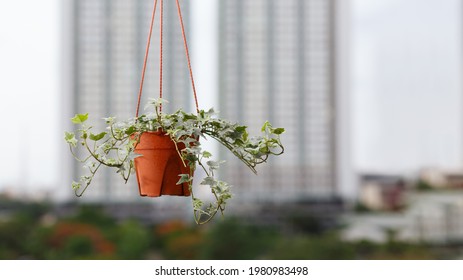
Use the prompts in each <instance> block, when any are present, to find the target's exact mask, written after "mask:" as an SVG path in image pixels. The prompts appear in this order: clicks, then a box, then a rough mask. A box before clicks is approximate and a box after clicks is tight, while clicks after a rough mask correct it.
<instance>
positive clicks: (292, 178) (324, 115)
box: [219, 0, 344, 208]
mask: <svg viewBox="0 0 463 280" xmlns="http://www.w3.org/2000/svg"><path fill="white" fill-rule="evenodd" d="M220 3H221V4H220V16H219V22H220V23H219V24H220V25H219V29H220V47H219V53H220V62H219V63H220V66H219V68H220V90H219V92H220V97H219V100H220V112H221V115H222V116H223V117H225V118H228V119H232V120H235V121H238V122H242V123H245V124H247V125H249V129H250V131H252V133H254V134H255V133H258V132H259V129H260V126H261V125H262V124H263V123H264V122H265V121H266V120H269V121H270V122H271V123H272V124H273V125H274V126H276V127H284V128H285V129H286V133H285V134H283V135H282V142H283V144H284V146H285V153H284V154H283V155H282V156H279V157H278V158H270V159H269V162H268V163H267V164H265V165H263V166H259V167H258V172H259V175H258V176H255V175H254V174H252V172H250V171H249V170H247V168H246V167H242V166H241V165H240V162H238V161H237V160H234V159H232V158H227V156H226V155H228V154H227V153H226V151H224V152H223V153H222V154H223V157H225V158H227V162H228V163H227V164H226V167H225V168H224V169H226V171H225V172H223V176H224V177H225V178H226V180H227V181H229V182H230V183H231V184H232V185H233V186H234V188H233V193H234V195H235V198H236V199H235V200H234V201H233V202H232V203H231V204H232V205H231V207H234V206H236V208H242V207H243V205H242V204H240V202H243V204H246V202H249V203H248V204H253V203H255V202H256V201H257V202H259V203H266V202H272V203H273V202H282V203H284V202H288V201H295V200H304V198H310V199H313V198H314V197H315V198H320V199H326V198H329V197H335V196H338V195H342V191H341V190H340V187H339V177H340V176H341V177H342V172H340V171H339V169H340V166H341V164H340V159H339V158H340V154H339V153H338V150H339V148H340V145H339V139H341V136H342V134H343V133H344V132H342V131H341V132H340V130H339V127H340V122H339V116H338V113H340V112H341V111H340V107H339V106H338V102H339V99H338V96H337V95H338V94H339V92H338V91H337V85H338V84H339V77H338V75H337V74H338V65H337V63H338V60H337V56H338V54H339V51H338V49H337V46H338V27H339V20H338V8H339V7H338V5H339V4H338V1H336V0H288V1H275V0H253V1H244V0H225V1H221V2H220ZM342 114H344V111H342ZM339 132H340V133H339ZM341 160H342V161H344V159H341ZM340 174H341V175H340ZM238 201H239V202H238Z"/></svg>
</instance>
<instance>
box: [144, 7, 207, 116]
mask: <svg viewBox="0 0 463 280" xmlns="http://www.w3.org/2000/svg"><path fill="white" fill-rule="evenodd" d="M160 2H161V4H160V9H161V11H160V13H161V19H160V35H159V37H160V38H159V39H160V40H159V41H160V47H159V97H160V98H162V89H163V85H162V80H163V76H162V72H163V33H164V22H163V21H164V11H163V10H164V7H163V6H164V1H163V0H160ZM157 3H158V0H155V1H154V6H153V13H152V16H151V24H150V29H149V33H148V40H147V44H146V51H145V58H144V61H143V70H142V74H141V81H140V89H139V91H138V101H137V110H136V114H135V117H137V118H138V115H139V112H140V102H141V96H142V93H143V86H144V82H145V74H146V66H147V63H148V57H149V50H150V45H151V37H152V34H153V26H154V18H155V15H156V7H157ZM176 4H177V11H178V18H179V21H180V27H181V29H182V38H183V44H184V47H185V56H186V59H187V64H188V70H189V74H190V80H191V87H192V89H193V96H194V100H195V106H196V112H197V113H199V105H198V97H197V94H196V87H195V82H194V78H193V70H192V67H191V60H190V52H189V50H188V43H187V39H186V35H185V27H184V24H183V16H182V12H181V8H180V3H179V1H178V0H176ZM160 110H162V107H160Z"/></svg>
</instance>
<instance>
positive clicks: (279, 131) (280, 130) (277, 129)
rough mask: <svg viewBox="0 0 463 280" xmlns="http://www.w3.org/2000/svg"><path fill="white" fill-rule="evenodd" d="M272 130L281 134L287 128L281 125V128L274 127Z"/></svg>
mask: <svg viewBox="0 0 463 280" xmlns="http://www.w3.org/2000/svg"><path fill="white" fill-rule="evenodd" d="M272 132H273V133H274V134H277V135H280V134H282V133H283V132H285V129H284V128H282V127H279V128H275V129H273V130H272Z"/></svg>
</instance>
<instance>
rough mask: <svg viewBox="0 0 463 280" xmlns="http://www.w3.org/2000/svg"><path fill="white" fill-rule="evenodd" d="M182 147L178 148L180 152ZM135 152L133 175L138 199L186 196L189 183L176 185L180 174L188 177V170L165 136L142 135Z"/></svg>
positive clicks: (155, 134)
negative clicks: (137, 189)
mask: <svg viewBox="0 0 463 280" xmlns="http://www.w3.org/2000/svg"><path fill="white" fill-rule="evenodd" d="M184 147H185V146H184V145H183V144H179V147H178V148H179V150H181V149H183V148H184ZM135 152H136V153H137V154H141V155H142V156H140V157H137V158H135V171H136V174H137V181H138V188H139V191H140V195H141V196H149V197H158V196H161V195H177V196H189V195H190V189H189V186H188V183H183V184H180V185H177V184H176V183H177V182H178V180H179V179H180V177H179V174H189V173H190V168H189V167H188V166H187V167H185V166H184V165H183V162H182V159H181V158H180V156H179V155H178V153H177V150H176V148H175V143H174V142H173V141H172V139H170V137H169V136H167V135H164V132H161V131H159V132H145V133H143V134H142V135H141V136H140V142H139V143H138V144H137V146H136V147H135Z"/></svg>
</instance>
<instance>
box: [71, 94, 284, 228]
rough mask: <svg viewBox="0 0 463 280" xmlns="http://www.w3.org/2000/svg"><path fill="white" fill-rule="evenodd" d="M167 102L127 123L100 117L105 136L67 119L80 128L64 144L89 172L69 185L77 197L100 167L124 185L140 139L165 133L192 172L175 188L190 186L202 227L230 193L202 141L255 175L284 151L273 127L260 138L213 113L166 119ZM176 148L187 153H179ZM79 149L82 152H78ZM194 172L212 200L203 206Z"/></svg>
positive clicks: (153, 102) (83, 117) (155, 102)
mask: <svg viewBox="0 0 463 280" xmlns="http://www.w3.org/2000/svg"><path fill="white" fill-rule="evenodd" d="M165 102H167V101H166V100H164V99H161V98H157V99H150V100H149V102H148V104H147V105H146V107H145V110H146V109H147V110H148V111H151V112H149V113H147V114H144V115H141V116H139V117H137V118H131V119H128V120H125V121H118V120H116V118H113V117H109V118H104V120H105V122H106V129H105V130H104V131H97V132H95V131H94V128H93V126H92V125H90V124H88V117H89V116H88V114H77V115H75V116H74V117H73V118H72V119H71V120H72V122H73V123H74V124H76V125H79V126H80V127H79V128H78V129H77V130H76V132H65V136H64V139H65V141H66V142H67V143H68V144H69V147H70V150H71V153H72V155H73V156H74V157H75V159H76V160H78V161H79V162H81V163H82V164H83V166H84V167H85V168H86V169H87V172H86V174H85V175H83V176H81V177H80V179H79V180H78V181H77V182H75V181H74V182H72V188H73V189H74V191H75V194H76V195H77V196H79V197H80V196H82V194H83V193H84V192H85V190H86V189H87V188H88V186H89V185H90V184H91V183H92V180H93V178H94V176H95V175H96V174H97V172H98V170H99V169H100V168H101V167H102V166H106V167H110V168H114V169H115V171H116V172H117V173H119V174H120V175H121V177H122V178H123V180H124V181H125V182H126V183H127V181H128V180H129V178H130V176H131V174H133V172H134V159H135V158H136V157H137V156H140V155H139V154H136V153H135V147H136V145H137V143H138V142H139V140H140V135H141V134H142V133H144V132H154V131H163V132H164V133H165V134H166V135H168V136H169V137H170V138H171V139H172V141H174V143H175V144H176V147H177V152H178V154H179V155H180V157H181V159H182V160H183V163H184V164H185V165H188V166H189V167H190V174H179V180H178V182H177V184H182V183H185V182H187V183H188V185H189V188H190V192H191V197H192V206H193V215H194V219H195V221H196V223H198V224H203V223H207V222H209V221H210V220H211V219H212V218H213V217H214V216H215V215H216V214H217V213H218V212H220V213H221V214H222V215H223V213H224V210H225V205H226V203H227V201H228V199H230V198H231V197H232V193H231V192H230V185H229V183H227V182H225V181H222V180H219V179H218V178H217V173H218V170H219V168H220V167H221V165H222V164H223V163H224V161H217V160H213V159H212V158H213V155H212V154H211V152H209V151H206V150H204V149H203V148H202V146H201V139H202V138H203V139H205V138H207V137H210V138H212V139H215V140H217V141H218V142H219V143H220V144H222V145H223V146H225V147H226V148H227V149H228V150H229V151H230V152H231V153H233V154H234V155H235V156H236V157H237V158H238V159H240V160H241V161H242V162H243V163H244V164H245V165H246V166H247V167H249V169H250V170H251V171H252V172H254V173H256V174H257V171H256V166H257V165H259V164H262V163H264V162H266V161H267V159H268V157H269V156H270V155H281V154H282V153H283V152H284V147H283V145H282V144H281V141H280V135H281V134H282V133H283V132H284V131H285V130H284V128H274V127H273V126H272V125H271V124H270V123H269V122H268V121H267V122H265V123H264V124H263V126H262V129H261V135H259V136H253V137H251V136H250V135H249V134H248V131H247V127H246V126H244V125H240V124H238V123H232V122H229V121H226V120H223V119H220V118H219V117H218V116H217V114H216V112H215V111H214V110H213V109H210V110H208V111H204V110H200V111H199V112H198V113H197V114H192V113H186V112H184V111H183V110H178V111H176V112H175V113H172V114H166V113H163V112H161V106H162V104H163V103H165ZM180 143H183V144H184V145H180V146H181V147H185V148H183V149H179V148H178V147H179V144H180ZM78 149H81V150H83V151H81V153H79V152H77V150H78ZM82 154H83V155H84V156H83V157H82V156H81V155H82ZM196 168H201V169H202V170H203V171H204V173H205V177H204V178H202V179H201V180H200V185H205V186H209V188H210V190H211V192H212V194H213V197H214V198H215V201H214V202H212V203H208V204H207V205H206V204H205V203H204V202H203V201H202V200H201V199H200V198H198V197H197V196H195V195H194V191H193V184H192V182H193V173H194V170H195V169H196Z"/></svg>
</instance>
